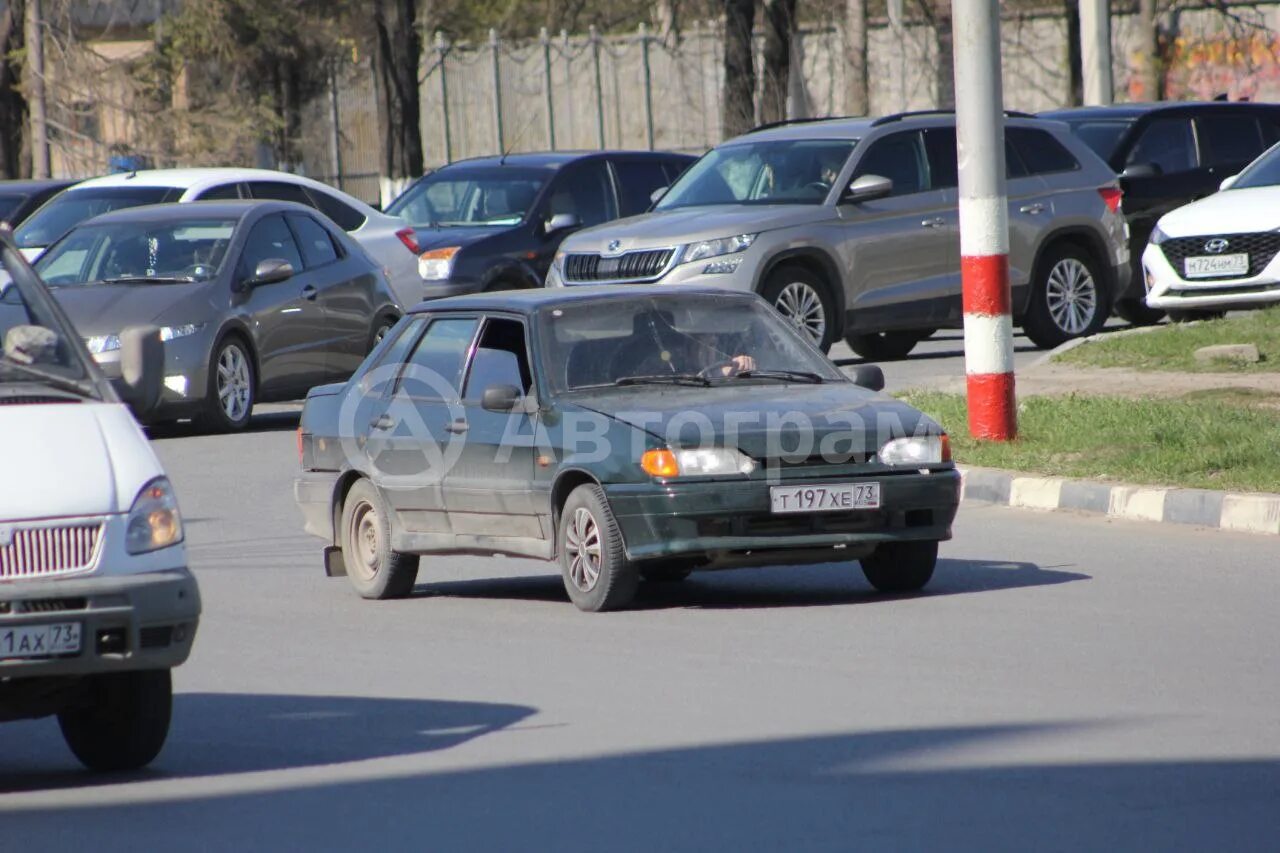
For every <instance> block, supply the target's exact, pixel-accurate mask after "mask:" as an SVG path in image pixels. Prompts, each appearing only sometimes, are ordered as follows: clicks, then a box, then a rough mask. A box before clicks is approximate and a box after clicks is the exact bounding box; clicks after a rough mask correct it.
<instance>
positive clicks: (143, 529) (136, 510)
mask: <svg viewBox="0 0 1280 853" xmlns="http://www.w3.org/2000/svg"><path fill="white" fill-rule="evenodd" d="M181 541H182V514H181V513H179V512H178V500H177V498H175V497H174V496H173V486H171V485H170V484H169V481H168V480H166V479H165V478H164V477H157V478H156V479H154V480H152V481H151V482H150V483H147V484H146V485H145V486H143V487H142V491H141V492H139V493H138V497H137V498H135V499H134V501H133V508H132V509H130V510H129V520H128V521H127V522H126V523H125V550H126V551H128V552H129V553H130V554H146V553H147V552H149V551H157V550H159V549H161V548H168V547H169V546H170V545H177V544H178V543H179V542H181Z"/></svg>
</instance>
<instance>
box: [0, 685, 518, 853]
mask: <svg viewBox="0 0 1280 853" xmlns="http://www.w3.org/2000/svg"><path fill="white" fill-rule="evenodd" d="M533 713H534V709H533V708H527V707H523V706H519V705H496V704H487V703H480V702H443V701H434V700H409V699H373V698H362V697H339V696H285V695H258V694H241V693H179V694H177V695H176V696H174V702H173V722H172V725H171V728H170V731H169V739H168V741H167V743H166V744H165V748H164V751H163V752H162V753H161V754H160V757H159V758H158V759H156V761H155V762H154V763H153V764H152V765H151V767H149V768H147V769H145V770H142V771H139V772H137V773H130V774H118V775H114V776H109V777H103V776H96V775H93V774H90V773H88V772H86V771H84V770H82V769H81V768H80V765H79V764H77V763H76V760H75V758H74V757H72V755H71V752H70V750H69V749H67V747H66V746H65V745H64V744H63V742H62V738H61V735H60V734H59V731H58V724H57V722H56V721H55V720H54V719H53V718H47V719H43V720H30V721H25V722H22V723H14V724H6V725H4V726H0V794H4V793H13V792H17V791H34V790H46V789H50V788H75V787H81V786H85V785H97V784H102V782H103V781H104V778H105V779H107V780H108V781H111V782H127V781H137V780H145V779H157V778H179V777H183V778H185V777H196V776H220V775H226V774H234V773H253V772H259V771H265V770H286V769H293V768H300V767H318V766H322V765H328V764H341V763H346V762H351V761H363V760H367V759H371V758H387V757H390V756H396V755H408V754H416V753H423V752H434V751H437V750H443V749H449V748H451V747H455V746H458V745H459V744H462V743H465V742H467V741H469V740H471V739H473V738H477V737H482V736H484V735H486V734H490V733H492V732H495V731H498V730H500V729H504V728H507V727H509V726H512V725H515V724H516V723H518V722H520V721H521V720H523V719H525V718H526V717H528V716H529V715H531V714H533ZM51 767H54V768H56V769H50V768H51ZM0 847H3V845H0Z"/></svg>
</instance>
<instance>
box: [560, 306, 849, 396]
mask: <svg viewBox="0 0 1280 853" xmlns="http://www.w3.org/2000/svg"><path fill="white" fill-rule="evenodd" d="M538 323H539V326H540V331H541V338H542V341H543V345H542V359H543V369H544V371H545V374H546V375H547V376H548V377H550V384H551V386H552V389H553V390H554V391H572V390H575V389H581V388H599V387H605V386H617V385H635V384H658V383H661V384H688V385H713V384H721V383H728V382H838V381H841V380H842V379H843V376H842V375H841V373H840V371H838V370H837V369H836V368H835V367H834V366H832V364H831V363H830V362H829V361H827V360H826V359H825V358H823V357H822V355H821V354H820V353H818V352H817V351H816V350H814V349H813V347H812V346H810V345H809V344H808V343H807V342H806V341H804V340H803V339H801V338H800V336H799V335H797V334H796V332H795V331H794V330H792V329H791V327H789V326H788V325H786V323H784V322H783V321H782V319H781V318H780V317H779V316H778V315H777V314H776V313H775V312H774V311H773V310H772V309H770V308H769V306H768V305H766V304H765V303H763V302H761V301H759V300H757V299H742V298H726V297H724V296H713V295H678V296H677V295H672V296H666V295H660V296H647V297H637V298H634V299H617V298H604V299H598V300H595V299H593V300H583V301H581V302H573V303H569V304H567V305H561V306H557V307H554V308H546V309H543V310H542V311H541V312H540V313H539V315H538Z"/></svg>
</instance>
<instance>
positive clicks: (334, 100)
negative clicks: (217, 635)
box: [329, 60, 345, 189]
mask: <svg viewBox="0 0 1280 853" xmlns="http://www.w3.org/2000/svg"><path fill="white" fill-rule="evenodd" d="M341 126H342V125H341V124H339V123H338V63H337V61H336V60H334V61H332V62H330V63H329V169H330V170H331V171H332V172H333V183H334V186H336V187H337V188H338V189H345V188H344V187H343V186H342V137H341V136H340V135H339V130H338V128H340V127H341Z"/></svg>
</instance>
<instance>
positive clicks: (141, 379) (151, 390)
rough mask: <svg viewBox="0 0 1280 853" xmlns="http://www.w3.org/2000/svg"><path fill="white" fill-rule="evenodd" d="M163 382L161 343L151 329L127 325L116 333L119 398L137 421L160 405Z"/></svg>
mask: <svg viewBox="0 0 1280 853" xmlns="http://www.w3.org/2000/svg"><path fill="white" fill-rule="evenodd" d="M163 383H164V344H163V343H162V342H161V340H160V330H159V329H157V328H156V327H155V326H131V327H130V328H128V329H125V330H124V331H123V332H121V333H120V382H119V384H117V385H116V389H117V391H119V393H120V396H121V398H122V399H123V400H124V402H125V404H126V405H128V407H129V408H130V409H131V410H132V411H133V415H134V417H136V418H138V419H139V420H141V419H143V418H145V417H146V416H147V415H148V414H150V412H151V411H152V410H153V409H154V408H155V407H156V404H157V403H159V402H160V389H161V386H162V384H163Z"/></svg>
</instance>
